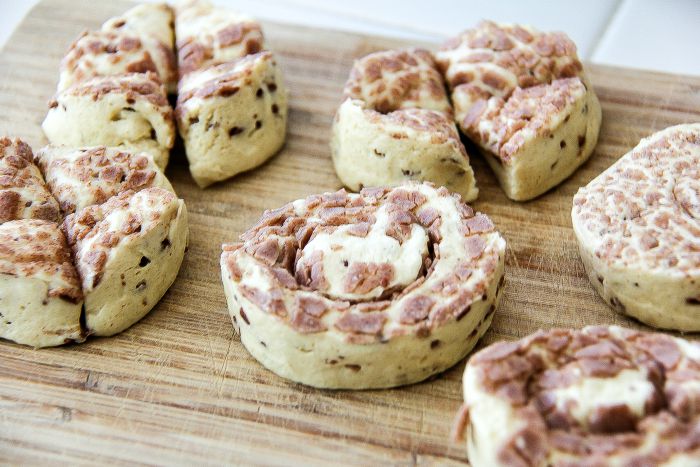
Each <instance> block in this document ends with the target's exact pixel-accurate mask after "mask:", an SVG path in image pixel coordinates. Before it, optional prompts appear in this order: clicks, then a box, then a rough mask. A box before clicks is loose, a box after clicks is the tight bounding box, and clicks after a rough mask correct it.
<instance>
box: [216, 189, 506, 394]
mask: <svg viewBox="0 0 700 467" xmlns="http://www.w3.org/2000/svg"><path fill="white" fill-rule="evenodd" d="M241 240H242V242H241V243H236V244H229V245H224V246H223V254H222V256H221V268H222V279H223V283H224V289H225V292H226V296H227V299H228V304H229V311H230V314H231V317H232V319H233V322H234V325H235V326H236V327H237V329H239V331H240V335H241V341H242V342H243V344H244V345H245V346H246V348H247V349H248V350H249V351H250V353H251V354H252V355H253V356H254V357H255V358H256V359H258V360H259V361H260V362H261V363H262V364H263V365H265V366H266V367H267V368H269V369H270V370H272V371H274V372H275V373H277V374H279V375H280V376H282V377H285V378H288V379H291V380H294V381H297V382H301V383H304V384H308V385H311V386H316V387H325V388H352V389H363V388H381V387H392V386H398V385H402V384H409V383H413V382H417V381H421V380H423V379H425V378H427V377H429V376H431V375H433V374H436V373H439V372H441V371H443V370H445V369H447V368H449V367H451V366H452V365H454V364H455V363H456V362H457V361H459V360H460V359H461V358H463V357H464V356H465V355H466V354H467V353H468V352H469V351H470V350H471V349H472V348H473V346H474V345H475V344H476V342H477V341H478V340H479V338H480V337H481V336H482V335H483V334H484V332H485V331H486V330H487V329H488V327H489V325H490V324H491V320H492V317H493V313H494V311H495V309H496V306H497V304H498V299H499V296H500V291H501V288H502V287H501V286H502V285H503V268H504V256H505V241H504V240H503V238H502V237H501V236H500V234H499V233H498V232H496V230H495V228H494V225H493V223H492V222H491V220H490V219H489V218H488V217H487V216H485V215H484V214H480V213H474V211H473V210H472V209H471V208H470V207H469V206H467V205H466V204H464V203H463V202H462V201H461V199H460V197H459V196H458V195H453V194H451V193H450V192H448V191H447V190H446V189H445V188H439V189H438V188H435V187H434V186H433V185H432V184H427V183H423V184H419V183H408V184H404V185H401V186H398V187H396V188H372V189H364V190H362V191H361V192H360V193H359V194H348V193H346V192H345V191H342V190H341V191H339V192H336V193H326V194H322V195H314V196H310V197H308V198H306V199H300V200H297V201H294V202H292V203H289V204H287V205H285V206H283V207H281V208H279V209H276V210H274V211H266V212H265V214H264V215H263V217H262V219H261V220H260V221H259V222H258V224H257V225H255V226H254V227H252V228H251V229H250V230H248V231H247V232H245V233H244V234H243V235H242V236H241Z"/></svg>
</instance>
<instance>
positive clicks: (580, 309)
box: [0, 0, 700, 465]
mask: <svg viewBox="0 0 700 467" xmlns="http://www.w3.org/2000/svg"><path fill="white" fill-rule="evenodd" d="M128 7H129V4H128V3H126V2H123V1H111V2H91V1H88V0H80V1H69V0H45V1H43V2H42V3H40V4H39V5H38V6H37V7H36V8H35V9H34V10H32V12H31V13H30V14H29V16H28V17H27V18H26V19H25V21H24V22H23V23H22V25H21V27H20V28H19V29H18V30H17V31H16V32H15V33H14V35H13V36H12V38H11V39H10V40H9V41H8V43H7V46H6V48H5V50H4V51H3V52H2V53H1V54H0V109H1V111H0V134H8V135H14V136H19V137H22V138H26V139H27V140H28V141H29V142H30V143H31V144H32V145H33V146H34V148H39V147H40V146H41V145H43V144H45V140H44V139H43V136H42V133H41V129H40V123H41V121H42V120H43V117H44V115H45V112H46V103H47V101H48V100H49V98H50V97H51V96H52V93H53V90H54V88H55V85H56V82H57V79H58V72H57V70H58V63H59V61H60V59H61V56H62V55H63V53H64V52H65V50H66V48H67V46H68V44H69V43H70V42H71V41H72V40H73V39H74V38H75V37H76V35H77V34H78V33H80V32H81V30H83V29H86V28H95V27H97V26H98V25H99V24H101V22H102V21H104V20H105V19H106V18H108V17H109V16H112V15H115V14H118V13H120V12H122V11H124V10H125V9H126V8H128ZM264 27H265V32H266V34H267V36H268V38H269V43H270V45H271V46H272V48H273V49H274V50H275V51H276V52H277V53H278V55H279V61H280V64H281V66H282V69H283V72H284V74H285V77H286V81H287V83H288V86H289V88H290V91H291V113H290V125H289V136H288V140H287V144H286V147H285V148H284V150H283V151H282V152H281V153H280V154H279V155H277V156H276V157H275V158H274V159H273V160H272V161H270V162H269V163H268V164H266V165H265V166H263V167H262V168H260V169H258V170H256V171H253V172H252V173H250V174H246V175H243V176H240V177H237V178H236V179H234V180H231V181H229V182H225V183H221V184H218V185H216V186H214V187H212V188H210V189H207V190H204V191H203V190H200V189H198V188H197V187H196V186H195V184H194V182H193V181H192V179H191V178H190V176H189V173H188V171H187V166H186V163H185V160H184V156H183V155H182V154H181V152H179V151H176V152H175V153H174V155H173V160H172V163H171V165H170V167H169V169H168V173H167V174H168V176H169V177H170V179H171V181H172V182H173V185H174V186H175V188H176V190H177V191H178V193H179V194H180V196H182V197H183V198H184V199H185V201H186V203H187V207H188V210H189V212H190V222H191V245H190V249H189V252H188V254H187V255H186V258H185V262H184V265H183V267H182V270H181V271H180V275H179V277H178V279H177V281H176V282H175V284H174V286H173V287H172V288H171V289H170V291H169V292H168V293H167V294H166V295H165V297H164V298H163V300H162V301H161V302H160V304H159V305H158V306H157V307H156V308H155V309H154V310H153V311H152V312H151V313H150V315H149V316H147V317H146V318H145V319H144V320H143V321H141V322H140V323H139V324H137V325H135V326H133V327H132V328H131V329H129V330H128V331H126V332H124V333H122V334H121V335H119V336H117V337H114V338H108V339H90V340H89V341H88V342H87V343H85V344H83V345H80V346H69V347H65V348H59V349H48V350H32V349H28V348H25V347H21V346H18V345H14V344H11V343H7V342H0V459H2V460H3V461H8V462H10V463H20V462H22V463H47V462H49V461H54V462H55V461H58V462H70V463H71V464H87V463H94V462H95V461H98V462H100V463H122V464H164V463H168V464H192V463H197V464H205V463H206V464H212V463H257V464H263V463H264V464H296V463H300V464H301V463H303V464H324V463H326V464H327V463H339V462H340V463H343V464H357V465H368V464H379V463H389V464H401V465H415V464H421V465H423V464H435V463H439V464H450V463H453V462H462V461H465V460H466V456H465V450H464V448H463V446H462V445H455V444H452V443H450V441H449V437H448V434H449V430H450V425H451V423H452V418H453V415H454V413H455V411H456V410H457V408H458V406H459V405H460V401H461V384H460V377H461V374H462V370H463V368H464V363H461V364H459V365H457V366H456V367H455V368H453V369H451V370H449V371H447V372H446V373H444V374H443V375H440V376H439V377H438V378H436V379H434V380H433V381H429V382H425V383H422V384H416V385H413V386H410V387H406V388H400V389H395V390H387V391H363V392H345V391H321V390H315V389H311V388H308V387H303V386H300V385H297V384H293V383H289V382H287V381H284V380H282V379H280V378H278V377H276V376H275V375H273V374H272V373H270V372H268V371H267V370H265V369H264V368H262V367H261V366H260V365H259V364H258V363H257V362H256V361H255V360H253V359H252V357H250V355H248V353H247V352H246V351H245V349H244V348H243V346H242V345H241V343H240V341H239V339H238V337H237V336H236V335H234V332H233V328H232V326H231V323H230V321H229V317H228V314H227V312H226V304H225V299H224V294H223V290H222V287H221V283H220V278H219V272H218V258H219V252H220V245H221V243H223V242H228V241H231V240H234V239H235V238H236V237H237V236H238V235H239V234H240V233H241V232H242V231H243V230H245V229H246V228H247V227H248V226H249V225H250V224H251V223H252V222H254V221H255V220H256V219H257V218H258V216H259V215H260V214H261V212H262V211H263V210H264V209H266V208H274V207H278V206H280V205H282V204H283V203H285V202H287V201H289V200H292V199H296V198H298V197H302V196H306V195H308V194H311V193H316V192H321V191H324V190H335V189H337V188H339V187H340V184H339V181H338V179H337V178H336V177H335V174H334V172H333V168H332V164H331V160H330V155H329V149H328V139H329V132H330V124H331V119H332V116H333V112H334V110H335V107H336V106H337V104H338V103H339V95H340V90H341V88H342V84H343V82H344V80H345V79H346V77H347V73H348V71H349V69H350V66H351V64H352V60H353V58H354V57H357V56H360V55H363V54H365V53H368V52H370V51H374V50H379V49H382V48H387V47H395V46H402V45H406V44H405V43H402V42H398V41H394V40H390V39H382V38H373V37H363V36H359V35H354V34H347V33H339V32H331V31H323V30H312V29H305V28H300V27H292V26H287V25H281V24H265V25H264ZM589 69H590V71H591V75H592V80H593V83H594V85H595V89H596V91H597V92H598V95H599V96H600V99H601V102H602V105H603V128H602V133H601V137H600V142H599V144H598V147H597V149H596V152H595V154H594V155H593V157H592V158H591V160H590V161H589V162H588V163H587V164H586V165H584V166H583V167H582V168H581V169H580V170H579V171H578V172H577V173H576V174H575V175H574V176H573V177H572V178H571V179H569V180H568V181H567V182H565V183H564V184H563V185H561V186H560V187H558V188H556V189H554V190H553V191H551V192H549V193H548V194H546V195H544V196H542V197H540V198H539V199H537V200H535V201H532V202H528V203H522V204H518V203H514V202H510V201H508V200H507V199H506V198H505V196H504V195H503V193H502V192H501V191H500V189H499V188H498V186H497V184H496V183H495V179H494V177H493V175H492V174H491V173H490V171H489V169H488V167H487V166H486V164H485V163H484V162H483V161H482V160H481V159H479V158H478V157H475V158H473V161H472V164H473V165H474V168H475V172H476V176H477V180H478V182H479V187H480V189H481V193H480V197H479V200H478V201H477V202H476V203H475V207H476V208H477V209H479V210H482V211H484V212H486V213H487V214H488V215H490V216H491V217H492V218H493V219H494V221H495V222H496V224H497V226H498V227H499V229H500V230H501V232H502V233H503V235H504V236H505V238H506V239H507V241H508V255H507V260H506V261H507V273H506V276H507V285H506V288H505V295H504V299H503V301H502V304H501V306H500V309H499V310H498V313H497V314H496V318H495V320H494V323H493V327H492V329H491V331H489V332H488V333H487V335H486V336H485V338H484V339H483V342H482V345H483V344H487V343H491V342H494V341H496V340H499V339H513V338H517V337H520V336H524V335H526V334H528V333H530V332H533V331H535V330H536V329H538V328H549V327H552V326H572V327H581V326H584V325H586V324H595V323H616V324H621V325H627V326H632V327H640V326H639V325H637V324H636V323H634V322H633V321H631V320H629V319H626V318H625V317H622V316H620V315H618V314H616V313H615V312H613V311H611V310H610V309H609V308H608V307H606V306H605V304H604V303H603V302H602V300H601V299H600V298H599V297H598V296H597V295H596V293H595V292H594V290H593V289H592V287H591V286H590V284H589V283H588V280H587V279H586V277H585V275H584V270H583V266H582V264H581V262H580V260H579V255H578V252H577V250H576V245H575V241H574V235H573V232H572V230H571V221H570V215H569V213H570V208H571V198H572V195H573V194H574V193H575V191H576V190H577V188H578V187H579V186H581V185H583V184H585V183H587V182H588V181H589V180H591V179H592V178H593V177H594V176H595V175H597V174H598V173H600V172H601V171H602V170H604V169H605V168H606V167H608V166H609V165H610V164H611V163H612V162H613V161H614V160H615V159H616V158H617V157H619V156H621V155H622V154H624V153H625V152H627V151H628V150H629V149H630V148H632V147H633V146H634V145H636V143H637V142H638V141H639V139H640V138H642V137H643V136H645V135H648V134H649V133H651V132H653V131H655V130H658V129H661V128H664V127H666V126H669V125H672V124H676V123H681V122H693V121H700V79H699V78H690V77H682V76H671V75H665V74H658V73H646V72H640V71H632V70H623V69H616V68H610V67H600V66H590V67H589Z"/></svg>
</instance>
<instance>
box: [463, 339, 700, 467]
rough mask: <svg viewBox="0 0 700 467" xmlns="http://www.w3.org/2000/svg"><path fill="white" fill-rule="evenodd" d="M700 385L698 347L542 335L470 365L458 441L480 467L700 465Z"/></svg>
mask: <svg viewBox="0 0 700 467" xmlns="http://www.w3.org/2000/svg"><path fill="white" fill-rule="evenodd" d="M699 381H700V344H698V343H697V342H689V341H686V340H683V339H679V338H675V337H671V336H667V335H663V334H657V333H644V332H638V331H633V330H629V329H624V328H620V327H617V326H610V327H594V326H591V327H587V328H584V329H583V330H580V331H579V330H569V329H553V330H550V331H539V332H537V333H535V334H533V335H531V336H528V337H526V338H524V339H521V340H519V341H516V342H501V343H497V344H494V345H491V346H489V347H487V348H485V349H483V350H481V351H480V352H478V353H476V354H475V355H474V356H473V357H472V358H471V359H470V360H469V362H468V363H467V367H466V369H465V372H464V400H465V402H464V405H463V407H462V410H461V412H460V416H459V418H458V429H457V433H458V434H460V435H461V432H463V431H464V428H465V427H466V433H465V437H466V443H467V454H468V456H469V462H470V463H471V465H473V466H475V467H480V466H489V467H491V466H574V465H590V466H604V465H605V466H607V465H614V466H633V465H634V466H641V465H654V466H661V465H663V466H671V465H674V466H675V465H677V466H680V465H683V466H685V465H698V459H699V458H700V383H699Z"/></svg>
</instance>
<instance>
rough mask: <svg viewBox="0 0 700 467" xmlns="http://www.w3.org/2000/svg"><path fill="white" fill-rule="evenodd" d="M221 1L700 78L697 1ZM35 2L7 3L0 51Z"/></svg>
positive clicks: (0, 19)
mask: <svg viewBox="0 0 700 467" xmlns="http://www.w3.org/2000/svg"><path fill="white" fill-rule="evenodd" d="M214 1H215V3H219V4H222V5H227V6H230V7H231V8H235V9H238V10H241V11H243V12H246V13H248V14H251V15H253V16H257V17H259V18H261V19H266V20H272V21H280V22H287V23H295V24H302V25H310V26H320V27H325V28H331V29H341V30H347V31H357V32H364V33H369V34H376V35H385V36H396V37H404V38H408V39H421V40H430V41H436V42H439V41H441V40H443V39H444V38H446V37H449V36H451V35H454V34H456V33H458V32H459V31H461V30H462V29H466V28H468V27H470V26H472V25H474V24H475V23H477V22H478V21H479V20H481V19H484V18H487V19H492V20H495V21H499V22H518V23H523V24H531V25H533V26H535V27H537V28H538V29H541V30H544V31H550V30H560V31H564V32H566V33H567V34H568V35H569V36H570V37H571V38H572V39H573V40H574V41H575V42H576V44H577V45H578V48H579V55H580V56H581V58H582V59H584V60H587V61H591V62H594V63H604V64H609V65H617V66H625V67H632V68H641V69H648V70H658V71H666V72H670V73H681V74H691V75H700V52H698V44H700V1H698V0H668V1H662V0H587V1H585V2H581V1H574V0H560V1H556V0H520V1H517V0H510V1H508V0H490V1H488V2H485V1H483V0H431V1H429V2H427V3H426V2H425V1H416V0H407V1H403V2H401V3H400V6H397V5H399V3H398V2H396V1H389V0H351V1H348V0H265V1H261V0H214ZM36 2H37V0H0V46H2V45H3V44H4V43H5V41H6V40H7V38H8V37H9V36H10V34H11V33H12V31H13V29H14V28H15V26H17V25H18V24H19V22H20V21H21V19H22V17H23V16H24V15H25V14H26V13H27V12H28V11H29V10H30V9H31V7H32V6H33V5H34V4H35V3H36ZM95 26H96V27H97V26H98V25H97V24H96V25H95Z"/></svg>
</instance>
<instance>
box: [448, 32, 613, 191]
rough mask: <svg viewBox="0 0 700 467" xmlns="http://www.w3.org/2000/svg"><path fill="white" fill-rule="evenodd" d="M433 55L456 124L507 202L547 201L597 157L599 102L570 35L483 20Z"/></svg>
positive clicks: (599, 118)
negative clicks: (549, 194) (553, 190)
mask: <svg viewBox="0 0 700 467" xmlns="http://www.w3.org/2000/svg"><path fill="white" fill-rule="evenodd" d="M435 56H436V60H437V63H438V65H439V66H440V68H441V70H442V71H443V73H444V74H445V79H446V81H447V83H448V85H449V87H450V89H451V91H452V102H453V104H454V106H455V119H456V121H457V124H458V125H459V127H460V128H461V130H462V131H463V132H464V133H465V134H466V135H467V136H468V137H469V138H470V139H471V140H473V141H474V142H475V143H476V144H477V145H478V146H479V147H480V149H481V150H482V152H483V153H484V155H485V157H486V160H487V161H488V163H489V165H490V166H491V168H492V169H493V171H494V172H495V174H496V176H497V177H498V180H499V182H500V184H501V187H502V188H503V190H504V191H505V193H506V195H507V196H508V197H509V198H511V199H514V200H516V201H524V200H528V199H532V198H534V197H536V196H539V195H541V194H542V193H544V192H546V191H547V190H549V189H550V188H552V187H554V186H556V185H558V184H559V183H561V182H562V181H563V180H565V179H566V178H567V177H569V175H571V174H572V173H573V172H574V171H575V170H576V169H577V168H578V167H579V166H580V165H581V164H583V163H584V162H585V161H586V160H587V159H588V157H589V156H590V155H591V153H592V152H593V149H594V148H595V144H596V142H597V141H598V132H599V129H600V122H601V110H600V103H599V102H598V98H597V97H596V95H595V93H594V92H593V88H592V87H591V85H590V82H589V80H588V78H587V77H586V74H585V73H584V71H583V66H582V65H581V62H580V61H579V59H578V57H577V55H576V46H575V45H574V43H573V42H571V40H570V39H569V38H568V37H567V36H566V35H565V34H563V33H559V32H554V33H541V32H539V31H536V30H535V29H533V28H530V27H527V26H518V25H499V24H496V23H493V22H490V21H484V22H482V23H480V24H479V25H478V26H477V27H476V28H475V29H471V30H467V31H465V32H464V33H462V34H461V35H460V36H458V37H455V38H452V39H450V40H449V41H447V42H446V43H445V44H444V45H443V47H442V48H441V50H440V51H439V52H437V53H436V55H435Z"/></svg>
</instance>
